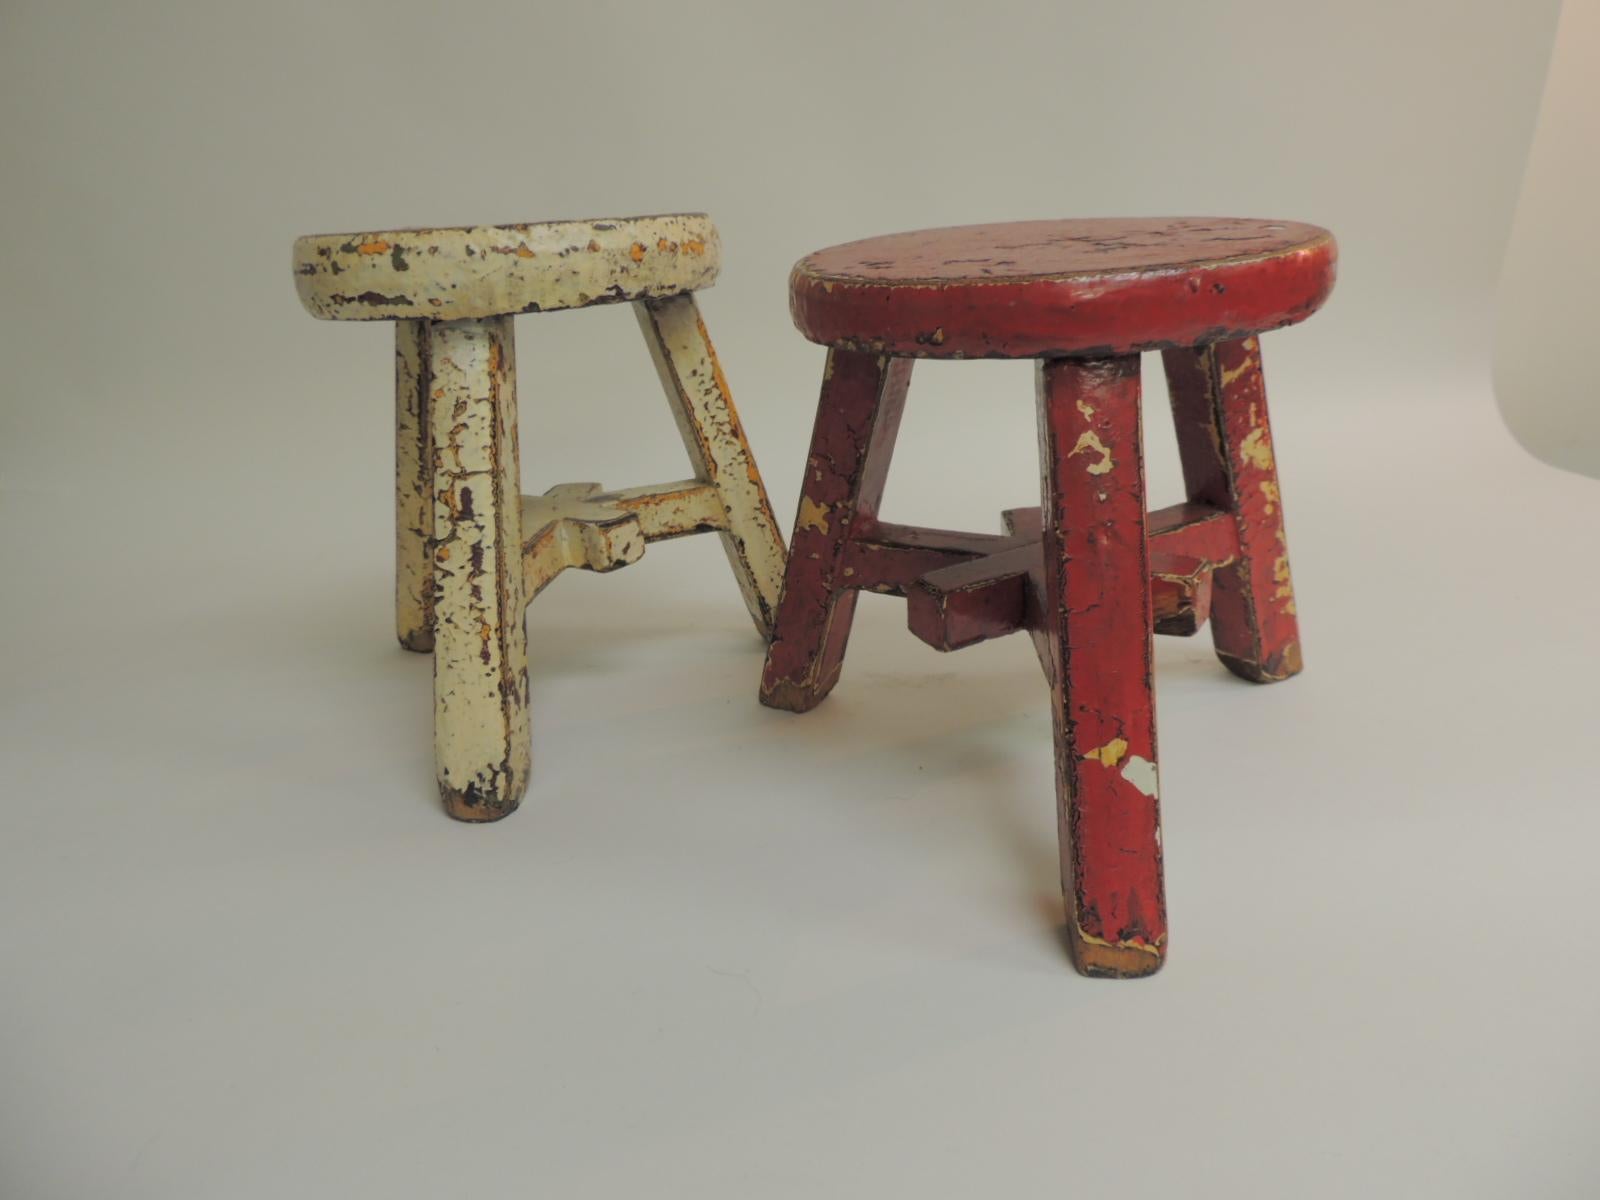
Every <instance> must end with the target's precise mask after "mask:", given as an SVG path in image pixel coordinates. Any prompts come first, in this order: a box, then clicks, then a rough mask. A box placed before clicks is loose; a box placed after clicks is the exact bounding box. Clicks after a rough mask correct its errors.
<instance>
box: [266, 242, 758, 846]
mask: <svg viewBox="0 0 1600 1200" xmlns="http://www.w3.org/2000/svg"><path fill="white" fill-rule="evenodd" d="M719 265H720V247H719V241H718V238H717V231H716V228H715V226H713V225H712V224H711V222H710V220H709V219H708V218H706V217H705V216H704V215H703V214H695V213H688V214H676V215H668V216H659V217H636V218H627V219H618V220H595V221H561V222H547V223H544V224H536V225H497V226H476V227H471V228H458V229H424V230H395V231H390V232H386V233H367V234H349V235H335V236H328V237H309V238H301V239H300V240H299V241H298V242H296V243H295V282H296V286H297V288H298V290H299V293H300V298H301V300H302V302H303V303H304V304H305V306H306V308H307V309H309V310H310V311H311V313H312V314H313V315H314V316H317V317H321V318H323V319H328V320H347V321H369V320H395V321H396V322H397V324H396V330H395V437H396V448H395V552H396V554H395V557H396V562H395V618H396V627H397V630H398V632H399V636H400V641H401V643H402V644H403V645H405V646H406V647H407V648H409V649H412V650H418V651H427V650H429V649H432V650H433V652H434V655H435V659H434V726H435V743H436V750H437V761H438V775H439V787H440V791H441V793H442V794H443V797H444V802H445V807H446V808H447V809H448V810H449V812H450V813H451V814H452V815H454V816H456V817H460V818H462V819H465V820H493V819H495V818H497V817H501V816H504V815H505V814H506V813H509V812H510V811H512V810H513V809H514V808H515V807H516V806H517V803H518V802H519V800H520V799H521V795H522V792H523V790H524V788H525V787H526V785H527V778H528V769H529V749H528V708H527V705H528V679H527V643H526V637H525V634H524V631H523V609H524V606H525V605H526V604H527V602H528V601H529V600H530V599H531V598H532V597H533V596H535V595H536V594H538V592H539V591H540V590H541V589H542V588H544V587H545V586H547V585H548V584H549V583H550V581H551V580H552V579H554V578H555V577H556V576H557V575H558V574H560V573H561V572H562V571H563V570H566V569H568V568H570V567H576V568H580V569H585V570H591V571H610V570H615V569H617V568H619V567H622V566H626V565H627V564H629V563H632V562H636V561H637V560H638V559H639V557H640V556H641V555H642V554H643V553H644V549H645V545H646V544H647V543H648V542H652V541H658V540H660V539H663V538H673V537H679V536H682V535H685V534H691V533H703V532H716V533H720V534H721V535H722V537H723V543H724V545H725V547H726V549H727V552H728V557H729V560H730V561H731V562H732V564H733V568H734V573H735V575H736V577H737V578H738V581H739V587H740V590H741V591H742V592H743V594H744V597H745V603H746V605H747V606H748V608H749V609H750V613H751V615H752V617H753V618H754V619H755V622H756V626H757V628H758V629H759V630H760V631H761V633H762V634H763V636H770V635H771V628H772V616H773V613H774V610H775V609H776V606H777V602H778V591H779V587H780V586H781V583H782V579H783V568H784V559H785V553H784V547H783V539H782V535H781V534H780V533H779V531H778V525H777V522H776V521H775V520H774V519H773V515H772V507H771V505H770V504H769V503H768V500H767V495H766V490H765V488H764V487H763V486H762V483H761V476H760V474H759V472H758V471H757V470H756V465H755V460H754V459H753V458H752V457H751V454H750V448H749V446H748V445H747V444H746V442H745V439H744V433H743V431H742V429H741V428H740V425H739V417H738V414H737V412H736V411H735V409H734V407H733V401H732V398H731V397H730V395H729V393H728V385H727V381H726V380H725V379H724V378H723V375H722V368H721V366H720V365H719V364H718V362H717V356H716V351H715V349H714V348H713V346H712V344H711V339H710V337H709V335H708V334H707V333H706V328H705V325H704V323H703V322H702V321H701V319H700V313H699V309H698V307H697V305H696V303H695V300H694V297H693V296H692V295H689V294H687V293H689V292H691V291H692V290H693V289H696V288H700V287H705V286H708V285H709V284H710V283H711V282H712V281H713V280H715V278H716V275H717V270H718V267H719ZM614 301H634V302H636V303H635V308H636V311H637V315H638V318H639V323H640V327H641V328H642V329H643V331H644V335H645V341H646V343H647V344H648V345H649V348H650V352H651V356H652V358H653V359H654V361H655V364H656V368H657V371H658V373H659V374H660V377H661V380H662V383H663V385H664V387H665V389H666V393H667V398H668V401H669V403H670V404H671V406H672V409H673V413H674V417H675V419H676V421H677V424H678V429H679V432H680V433H681V434H682V437H683V442H684V446H685V447H686V449H687V450H688V453H689V458H690V460H691V461H692V463H693V465H694V470H695V473H696V478H694V479H687V480H680V481H677V482H673V483H664V484H656V485H652V486H648V487H635V488H624V489H621V490H618V491H611V492H602V491H601V490H600V485H599V484H593V483H588V484H563V485H559V486H557V487H555V488H552V489H551V490H550V491H549V492H547V493H546V494H545V495H543V496H522V495H520V486H519V482H518V454H517V434H516V428H517V413H516V373H515V365H514V349H513V344H512V315H513V314H514V313H517V312H534V311H544V310H549V309H559V308H574V307H581V306H584V305H589V304H604V303H610V302H614ZM525 530H526V537H525V536H524V531H525Z"/></svg>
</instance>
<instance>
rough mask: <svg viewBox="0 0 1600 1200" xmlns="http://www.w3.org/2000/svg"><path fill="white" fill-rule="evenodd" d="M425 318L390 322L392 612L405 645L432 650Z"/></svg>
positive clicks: (429, 434) (430, 464)
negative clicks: (392, 348) (392, 457)
mask: <svg viewBox="0 0 1600 1200" xmlns="http://www.w3.org/2000/svg"><path fill="white" fill-rule="evenodd" d="M430 386H431V385H430V383H429V378H428V323H427V322H426V321H398V322H396V323H395V327H394V429H395V446H394V497H395V511H394V612H395V632H396V634H397V635H398V636H399V638H400V644H401V645H402V646H404V647H405V648H406V649H407V650H415V651H417V652H418V653H420V654H426V653H428V652H429V651H431V650H432V649H433V551H432V549H431V548H430V547H429V545H428V542H429V539H430V538H432V537H433V451H432V445H431V443H432V436H433V435H432V431H431V429H430V428H429V420H428V392H429V389H430Z"/></svg>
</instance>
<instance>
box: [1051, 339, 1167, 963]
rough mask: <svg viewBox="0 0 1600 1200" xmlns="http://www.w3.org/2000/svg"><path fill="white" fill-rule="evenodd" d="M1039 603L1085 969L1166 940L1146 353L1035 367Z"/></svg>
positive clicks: (1067, 871) (1066, 872)
mask: <svg viewBox="0 0 1600 1200" xmlns="http://www.w3.org/2000/svg"><path fill="white" fill-rule="evenodd" d="M1038 393H1039V446H1040V453H1041V457H1042V460H1043V475H1044V479H1043V500H1044V505H1043V524H1044V530H1043V532H1044V539H1043V540H1044V546H1043V550H1044V585H1043V589H1042V590H1043V599H1044V605H1043V606H1042V607H1044V610H1045V611H1044V612H1043V614H1042V622H1043V625H1044V632H1045V639H1046V643H1047V649H1048V662H1047V664H1046V667H1047V672H1048V674H1049V675H1050V687H1051V702H1052V703H1051V707H1052V710H1053V712H1054V717H1055V734H1056V798H1057V810H1058V812H1059V815H1060V827H1061V852H1062V853H1061V859H1062V863H1061V867H1062V870H1061V877H1062V889H1063V891H1064V892H1065V894H1066V900H1067V908H1068V935H1069V936H1068V940H1069V944H1070V946H1071V950H1072V955H1073V959H1074V961H1075V963H1076V964H1077V966H1078V969H1079V970H1080V971H1082V972H1084V973H1085V974H1087V975H1112V976H1119V977H1125V976H1133V975H1149V974H1151V973H1153V972H1154V971H1157V970H1159V969H1160V967H1161V963H1162V960H1163V958H1164V957H1165V955H1166V950H1167V918H1166V899H1165V895H1164V889H1163V884H1162V874H1161V819H1160V805H1159V802H1158V798H1157V797H1158V791H1159V789H1158V787H1157V772H1156V723H1155V703H1154V695H1153V689H1152V671H1151V658H1152V648H1151V599H1150V577H1149V573H1148V572H1149V567H1148V550H1147V548H1146V540H1145V537H1146V535H1145V524H1146V521H1145V499H1144V452H1143V446H1142V443H1141V437H1142V430H1141V428H1140V421H1139V358H1138V356H1137V355H1130V356H1127V357H1121V358H1106V359H1050V360H1045V361H1041V362H1040V363H1039V366H1038Z"/></svg>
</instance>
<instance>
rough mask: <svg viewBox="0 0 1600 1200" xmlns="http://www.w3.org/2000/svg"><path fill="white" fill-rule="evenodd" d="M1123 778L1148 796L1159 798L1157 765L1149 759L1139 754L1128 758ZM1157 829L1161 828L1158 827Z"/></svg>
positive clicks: (1159, 786)
mask: <svg viewBox="0 0 1600 1200" xmlns="http://www.w3.org/2000/svg"><path fill="white" fill-rule="evenodd" d="M1122 777H1123V778H1124V779H1126V780H1127V781H1128V782H1129V783H1131V784H1133V786H1134V787H1136V788H1138V789H1139V790H1140V791H1141V792H1143V793H1144V794H1145V795H1146V796H1150V797H1152V798H1159V796H1160V793H1161V783H1160V778H1159V773H1158V772H1157V770H1156V764H1155V763H1153V762H1151V761H1150V760H1149V759H1148V758H1141V757H1140V756H1139V755H1137V754H1130V755H1129V756H1128V762H1127V765H1126V766H1124V767H1123V768H1122ZM1157 828H1160V827H1159V826H1157Z"/></svg>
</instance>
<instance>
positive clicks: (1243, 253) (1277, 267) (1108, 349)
mask: <svg viewBox="0 0 1600 1200" xmlns="http://www.w3.org/2000/svg"><path fill="white" fill-rule="evenodd" d="M1337 257H1338V250H1337V247H1336V245H1335V243H1334V240H1333V235H1332V234H1330V233H1329V232H1328V231H1327V230H1326V229H1319V228H1318V227H1317V226H1315V225H1302V224H1300V223H1298V222H1294V221H1251V220H1241V219H1238V218H1232V217H1154V218H1127V219H1122V218H1104V219H1090V220H1077V221H1016V222H1011V223H1008V224H1003V225H961V226H956V227H954V228H949V229H927V230H922V231H919V232H916V233H895V234H890V235H888V236H887V237H877V238H868V239H867V240H866V241H861V242H849V243H847V244H845V245H843V246H833V247H831V248H829V249H827V250H819V251H817V253H815V254H812V255H810V256H809V257H806V258H803V259H801V260H800V261H799V262H798V263H796V264H795V268H794V272H793V274H792V275H791V276H790V277H789V308H790V311H791V312H792V313H793V315H794V322H795V325H796V326H798V327H799V329H800V332H801V333H803V334H805V336H806V337H808V338H810V339H811V340H812V341H813V342H820V343H822V344H823V345H826V346H837V347H841V348H845V349H851V350H867V351H873V352H877V353H888V354H900V355H914V356H916V357H919V358H1050V357H1065V356H1073V357H1097V356H1103V355H1112V354H1131V353H1135V352H1137V351H1141V350H1161V349H1168V348H1171V347H1175V346H1200V345H1205V344H1206V343H1208V342H1217V341H1226V340H1229V339H1232V338H1238V337H1244V336H1247V335H1249V334H1253V333H1260V332H1262V331H1263V330H1267V329H1276V328H1278V327H1280V326H1283V325H1292V324H1294V323H1295V322H1296V321H1301V320H1304V319H1305V318H1306V317H1308V316H1310V315H1311V314H1312V313H1313V312H1315V311H1316V310H1317V309H1318V308H1319V307H1320V306H1321V304H1322V302H1323V301H1324V300H1325V299H1327V296H1328V293H1329V292H1330V291H1332V290H1333V280H1334V265H1335V262H1336V260H1337Z"/></svg>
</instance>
